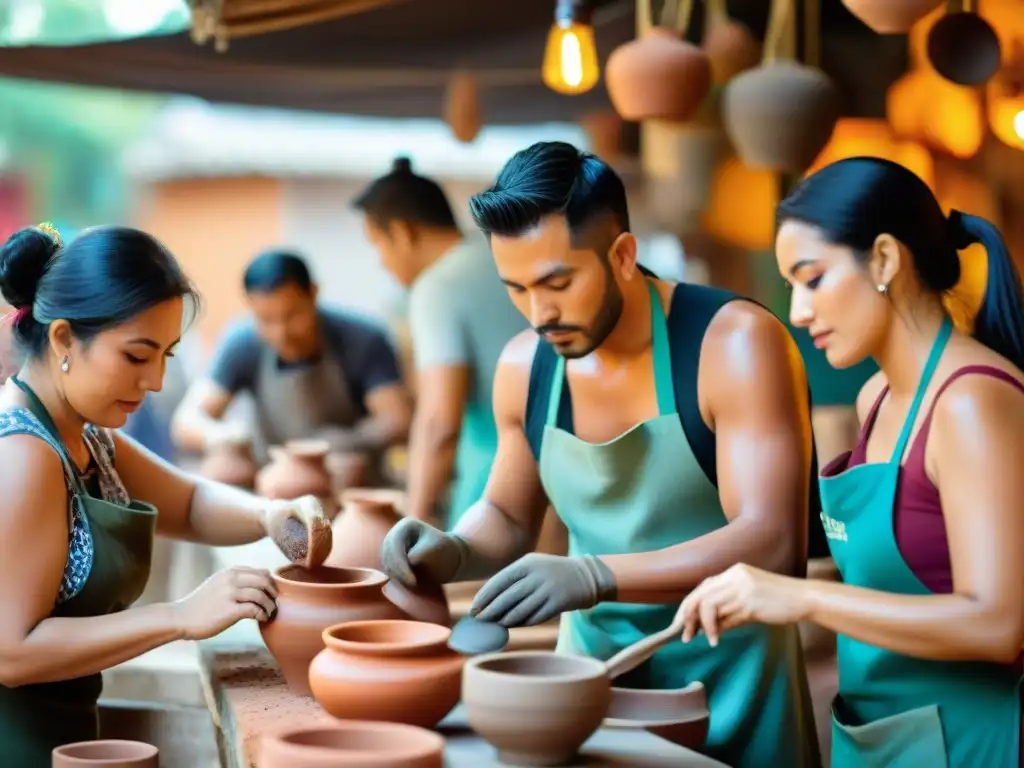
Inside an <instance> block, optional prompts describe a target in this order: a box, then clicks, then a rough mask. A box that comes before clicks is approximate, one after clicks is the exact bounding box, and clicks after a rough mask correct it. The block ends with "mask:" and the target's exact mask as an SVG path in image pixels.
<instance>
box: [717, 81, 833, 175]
mask: <svg viewBox="0 0 1024 768" xmlns="http://www.w3.org/2000/svg"><path fill="white" fill-rule="evenodd" d="M839 113H840V102H839V94H838V92H837V90H836V88H835V85H833V83H832V81H831V80H830V79H829V77H828V76H827V75H826V74H825V73H824V72H822V71H821V70H820V69H817V68H814V67H806V66H804V65H803V64H798V63H797V62H794V61H774V62H771V63H769V64H764V65H762V66H760V67H758V68H756V69H752V70H749V71H747V72H744V73H742V74H740V75H737V76H736V77H735V78H734V79H733V80H732V81H730V82H729V84H728V85H726V90H725V95H724V98H723V102H722V119H723V121H724V123H725V130H726V132H727V133H728V134H729V138H730V139H732V142H733V145H734V146H735V147H736V153H737V154H738V155H739V157H740V159H741V160H743V162H744V163H746V164H747V165H749V166H751V167H752V168H768V169H771V170H775V171H781V172H787V173H800V172H802V171H803V170H804V169H805V168H807V166H809V165H810V164H811V163H812V162H814V158H815V157H817V156H818V153H819V152H821V150H822V149H823V148H824V147H825V145H826V144H828V140H829V137H830V136H831V135H832V129H833V128H834V127H835V124H836V120H838V119H839Z"/></svg>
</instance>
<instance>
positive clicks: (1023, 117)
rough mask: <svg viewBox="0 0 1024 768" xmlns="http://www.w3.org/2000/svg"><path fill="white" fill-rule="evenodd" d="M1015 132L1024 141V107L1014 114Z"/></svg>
mask: <svg viewBox="0 0 1024 768" xmlns="http://www.w3.org/2000/svg"><path fill="white" fill-rule="evenodd" d="M1013 132H1014V133H1016V134H1017V138H1019V139H1021V140H1022V141H1024V109H1022V110H1021V111H1020V112H1018V113H1017V114H1016V115H1014V116H1013Z"/></svg>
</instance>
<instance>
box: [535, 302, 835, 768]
mask: <svg viewBox="0 0 1024 768" xmlns="http://www.w3.org/2000/svg"><path fill="white" fill-rule="evenodd" d="M648 284H649V287H650V296H651V321H652V327H653V357H654V385H655V390H656V393H657V400H658V416H657V418H655V419H652V420H650V421H647V422H644V423H642V424H638V425H637V426H636V427H634V428H632V429H630V430H629V431H628V432H625V433H623V434H622V435H620V436H618V437H616V438H615V439H613V440H610V441H608V442H606V443H600V444H593V443H587V442H585V441H583V440H580V439H579V438H578V437H576V436H575V435H573V434H571V433H569V432H565V431H563V430H560V429H558V428H557V426H556V425H557V415H558V406H559V403H560V402H561V397H562V387H563V385H564V382H565V359H564V358H561V357H560V358H559V359H558V361H557V367H556V369H555V372H554V377H553V379H552V383H551V397H550V400H549V401H548V414H547V422H546V426H545V428H544V439H543V442H542V444H541V452H540V475H541V480H542V482H543V484H544V489H545V491H546V492H547V494H548V498H549V500H550V501H551V504H552V506H553V507H554V508H555V509H556V510H557V511H558V515H559V517H561V518H562V520H563V521H564V522H565V525H566V527H567V528H568V532H569V554H570V555H617V554H634V553H638V552H649V551H653V550H659V549H663V548H665V547H670V546H673V545H676V544H680V543H682V542H685V541H690V540H692V539H696V538H698V537H700V536H704V535H706V534H708V533H711V532H712V531H715V530H718V529H720V528H722V527H723V526H725V525H727V524H728V520H727V518H726V516H725V513H724V512H723V511H722V506H721V502H720V500H719V494H718V489H717V488H716V487H715V486H714V485H713V484H712V483H711V482H710V481H709V480H708V479H707V477H706V475H705V474H704V471H703V470H702V469H701V467H700V464H699V463H698V462H697V459H696V458H695V456H694V454H693V451H692V449H691V448H690V444H689V442H688V441H687V439H686V434H685V433H684V431H683V427H682V424H681V423H680V420H679V414H678V413H677V411H676V402H675V394H674V389H673V384H672V370H671V360H670V350H669V343H668V327H667V325H666V321H665V313H664V310H663V309H662V306H661V299H660V298H659V296H658V292H657V290H656V288H655V287H654V284H653V283H648ZM678 608H679V605H678V603H673V604H671V605H637V604H627V603H602V604H600V605H598V606H596V607H595V608H591V609H589V610H585V611H575V612H572V613H568V614H564V615H563V616H562V626H561V631H560V634H559V651H560V652H569V653H578V654H583V655H587V656H591V657H594V658H599V659H607V658H609V657H611V656H612V655H614V654H615V653H617V652H618V651H620V650H621V649H623V648H625V647H626V646H627V645H630V644H632V643H634V642H636V641H637V640H640V639H641V638H644V637H646V636H648V635H651V634H653V633H655V632H658V631H660V630H662V629H664V628H665V627H667V626H668V625H669V624H670V623H671V621H672V619H673V617H674V616H675V613H676V611H677V609H678ZM695 680H699V681H701V682H703V683H704V685H705V687H706V689H707V693H708V705H709V708H710V711H711V722H710V731H709V734H708V739H707V743H706V745H705V746H704V748H703V750H702V751H703V752H705V753H706V754H708V755H709V756H711V757H713V758H715V759H717V760H720V761H722V762H724V763H726V764H727V765H730V766H733V767H734V768H764V767H765V766H779V768H803V767H805V766H818V765H820V756H819V752H818V744H817V737H816V735H815V729H814V715H813V712H812V708H811V704H810V695H809V692H808V688H807V679H806V676H805V674H804V666H803V657H802V653H801V648H800V639H799V636H798V633H797V628H796V626H787V627H769V626H764V625H754V626H748V627H743V628H740V629H736V630H733V631H730V632H727V633H726V634H725V635H724V636H723V637H722V638H721V642H720V643H719V645H718V647H717V648H714V649H713V648H711V647H710V646H709V645H708V642H707V639H706V637H705V636H704V635H700V636H698V637H697V638H696V639H694V640H693V641H691V642H690V643H688V644H683V643H682V642H681V641H674V642H672V643H669V644H668V645H667V646H665V647H664V648H663V649H662V650H660V651H658V653H656V654H655V655H654V657H653V658H652V659H651V660H650V661H649V662H647V663H646V664H644V665H643V666H641V667H639V668H638V669H637V670H635V671H634V672H632V673H630V674H629V675H626V676H623V677H622V678H620V679H619V681H618V682H617V685H620V686H622V687H629V688H642V689H659V690H661V689H674V688H682V687H684V686H686V685H689V684H690V683H692V682H693V681H695Z"/></svg>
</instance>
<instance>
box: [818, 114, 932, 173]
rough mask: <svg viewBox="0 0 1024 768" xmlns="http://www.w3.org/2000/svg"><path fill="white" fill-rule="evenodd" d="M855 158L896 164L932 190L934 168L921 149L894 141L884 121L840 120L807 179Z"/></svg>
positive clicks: (905, 140)
mask: <svg viewBox="0 0 1024 768" xmlns="http://www.w3.org/2000/svg"><path fill="white" fill-rule="evenodd" d="M858 156H860V157H879V158H882V159H883V160H891V161H892V162H894V163H899V164H900V165H902V166H903V167H904V168H906V169H908V170H910V171H913V172H914V173H915V174H917V176H918V177H920V178H921V179H922V180H923V181H924V182H925V183H926V184H927V185H928V186H929V187H931V188H932V189H934V188H935V164H934V162H933V161H932V156H931V154H930V153H929V152H928V150H927V149H925V147H923V146H922V145H921V144H920V143H918V142H916V141H913V140H909V139H904V140H900V139H898V138H896V136H895V135H894V134H893V131H892V128H891V127H890V126H889V124H888V123H887V122H886V121H885V120H876V119H871V118H863V117H844V118H842V119H840V120H839V122H837V123H836V127H835V130H833V131H832V138H831V139H829V142H828V144H827V145H825V149H823V150H822V151H821V154H820V155H818V157H817V158H816V159H815V161H814V163H813V164H812V165H811V167H810V168H808V169H807V175H810V174H812V173H814V172H815V171H817V170H818V169H820V168H824V167H825V166H826V165H831V164H832V163H834V162H837V161H839V160H843V159H845V158H847V157H858Z"/></svg>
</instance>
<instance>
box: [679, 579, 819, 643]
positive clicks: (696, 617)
mask: <svg viewBox="0 0 1024 768" xmlns="http://www.w3.org/2000/svg"><path fill="white" fill-rule="evenodd" d="M682 612H683V614H684V616H685V617H686V628H685V629H684V630H683V638H682V639H683V642H684V643H688V642H690V640H692V639H693V638H694V637H695V636H696V634H697V632H698V630H701V629H702V630H704V634H705V635H707V638H708V643H709V644H710V645H711V646H712V647H714V646H716V645H718V638H719V636H720V635H721V634H722V633H723V632H725V631H727V630H730V629H734V628H735V627H739V626H742V625H743V624H751V623H760V624H795V623H796V622H798V621H804V620H805V619H807V617H808V615H809V614H810V612H811V600H810V595H809V593H808V589H807V581H806V580H804V579H795V578H792V577H790V576H780V575H778V574H776V573H770V572H769V571H762V570H761V569H760V568H754V567H752V566H749V565H743V564H742V563H740V564H738V565H734V566H732V567H731V568H729V569H728V570H727V571H724V572H723V573H720V574H719V575H718V576H712V577H711V578H708V579H705V580H704V581H703V582H701V584H700V585H699V586H698V587H697V588H696V589H695V590H693V592H691V593H690V594H689V595H687V596H686V599H685V600H683V605H682Z"/></svg>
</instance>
